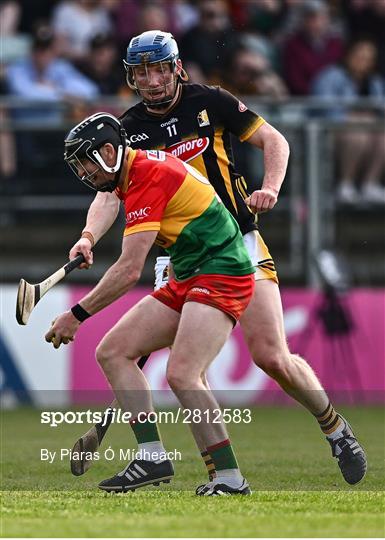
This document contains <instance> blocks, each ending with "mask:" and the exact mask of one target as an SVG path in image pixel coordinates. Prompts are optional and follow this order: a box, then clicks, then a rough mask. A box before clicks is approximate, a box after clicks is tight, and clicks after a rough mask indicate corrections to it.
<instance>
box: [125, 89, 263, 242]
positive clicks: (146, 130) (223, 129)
mask: <svg viewBox="0 0 385 540" xmlns="http://www.w3.org/2000/svg"><path fill="white" fill-rule="evenodd" d="M121 120H122V122H123V125H124V127H125V129H126V132H127V138H128V140H129V143H130V145H131V147H132V148H134V149H136V148H142V149H145V150H148V149H151V150H165V151H166V152H170V153H172V154H173V155H175V156H177V157H179V158H180V159H182V160H183V161H186V162H188V163H189V164H190V165H192V166H193V167H195V168H196V169H198V170H199V171H200V172H201V173H202V174H203V175H204V176H206V177H207V178H208V179H209V180H210V183H211V184H212V186H213V187H214V189H215V191H216V192H217V193H218V195H219V196H220V198H221V199H222V201H223V203H224V204H225V206H226V207H227V209H228V210H229V211H230V212H231V213H232V215H233V216H234V218H235V219H236V220H237V222H238V224H239V227H240V229H241V232H242V234H246V233H247V232H249V231H251V230H254V229H256V225H255V223H254V214H253V213H252V212H251V211H250V210H249V208H248V206H247V205H246V204H245V202H244V199H245V197H247V183H246V181H245V179H244V178H243V177H242V176H241V175H240V174H239V173H237V172H236V170H235V167H234V159H233V151H232V147H231V137H230V134H231V133H232V134H233V135H235V136H236V137H238V138H239V139H240V140H241V141H245V140H247V139H248V138H249V137H250V136H251V135H252V134H253V133H254V132H255V131H256V130H257V129H258V128H259V127H260V126H261V125H262V124H263V123H264V120H263V118H261V117H260V116H258V115H257V114H255V113H254V112H253V111H250V110H249V109H248V108H247V107H246V106H245V105H244V104H243V103H242V102H241V101H239V100H238V99H237V98H236V97H234V96H233V95H232V94H230V93H229V92H227V91H226V90H224V89H222V88H220V87H217V86H215V87H214V86H204V85H200V84H184V85H182V92H181V95H180V97H179V100H178V101H177V102H176V103H175V105H174V106H173V107H172V109H171V110H170V111H168V112H167V114H165V115H163V116H160V115H156V114H151V113H150V112H148V111H147V109H146V107H145V106H144V104H143V103H138V104H136V105H134V106H133V107H131V108H130V109H128V111H126V112H125V113H124V114H123V115H122V116H121Z"/></svg>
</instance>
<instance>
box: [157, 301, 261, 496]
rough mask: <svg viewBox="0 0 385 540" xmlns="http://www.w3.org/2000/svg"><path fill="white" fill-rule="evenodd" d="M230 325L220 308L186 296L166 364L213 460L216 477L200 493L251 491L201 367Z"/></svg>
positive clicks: (210, 358) (216, 349)
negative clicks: (188, 299) (206, 384)
mask: <svg viewBox="0 0 385 540" xmlns="http://www.w3.org/2000/svg"><path fill="white" fill-rule="evenodd" d="M232 328H233V320H232V319H231V318H230V317H229V316H228V315H227V314H225V313H224V312H222V311H220V310H219V309H217V308H214V307H212V306H208V305H205V304H200V303H197V302H187V303H186V304H185V305H184V307H183V310H182V315H181V320H180V324H179V327H178V331H177V335H176V338H175V341H174V345H173V348H172V351H171V354H170V358H169V362H168V366H167V379H168V382H169V384H170V386H171V388H172V389H173V391H174V392H175V394H176V395H177V397H178V399H179V401H180V402H181V404H182V406H183V407H184V408H185V409H187V410H189V411H191V412H192V414H191V416H190V419H191V423H190V427H191V430H192V432H193V434H194V437H195V438H196V439H197V438H199V439H200V440H202V441H203V443H204V445H205V447H206V448H207V451H208V452H209V454H210V456H211V459H212V460H213V463H214V465H215V469H216V478H215V479H214V482H212V483H209V484H206V486H202V490H200V491H199V493H198V491H197V493H198V494H200V495H211V494H223V493H225V492H226V493H234V494H235V493H237V494H248V493H250V490H249V487H248V484H247V482H246V481H245V480H244V478H243V477H242V475H241V473H240V471H239V467H238V463H237V460H236V457H235V454H234V451H233V448H232V446H231V443H230V440H229V436H228V433H227V430H226V427H225V424H224V423H223V422H219V421H218V417H219V406H218V403H217V401H216V399H215V398H214V396H213V394H212V392H211V391H210V390H209V389H207V388H206V386H205V384H204V382H203V381H202V373H203V372H205V371H206V370H207V368H208V367H209V365H210V363H211V362H212V361H213V360H214V358H215V357H216V356H217V354H218V353H219V351H220V350H221V348H222V347H223V345H224V343H225V342H226V340H227V339H228V337H229V335H230V333H231V330H232ZM193 411H194V412H193ZM214 418H215V419H216V420H217V421H216V422H214V421H213V420H214Z"/></svg>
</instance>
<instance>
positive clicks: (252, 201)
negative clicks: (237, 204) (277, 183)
mask: <svg viewBox="0 0 385 540" xmlns="http://www.w3.org/2000/svg"><path fill="white" fill-rule="evenodd" d="M277 200H278V193H277V192H276V191H274V190H272V189H269V188H263V189H257V190H256V191H253V193H252V194H251V195H250V196H249V197H247V198H246V199H245V203H246V204H247V206H248V207H249V208H250V210H251V211H252V212H254V214H262V213H263V212H268V211H269V210H271V209H272V208H274V206H275V205H276V203H277Z"/></svg>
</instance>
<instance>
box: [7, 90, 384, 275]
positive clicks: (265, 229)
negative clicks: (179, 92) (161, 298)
mask: <svg viewBox="0 0 385 540" xmlns="http://www.w3.org/2000/svg"><path fill="white" fill-rule="evenodd" d="M244 101H245V103H246V104H247V105H248V106H249V107H250V108H252V109H253V110H255V111H257V112H258V113H259V114H260V115H261V116H263V117H264V118H266V119H267V120H268V121H269V122H270V123H272V124H273V125H274V126H275V127H277V129H279V130H280V131H281V132H282V133H283V134H284V135H285V136H286V137H287V139H288V141H289V143H290V147H291V157H290V165H289V169H288V174H287V177H286V180H285V182H284V186H283V188H282V192H281V195H280V199H279V203H278V204H277V206H276V208H275V209H274V210H273V211H272V212H270V213H268V214H264V215H263V216H261V218H260V228H261V232H262V235H263V236H264V238H265V240H266V242H267V244H268V245H269V248H270V250H271V252H272V255H273V257H274V259H275V260H276V263H277V266H278V269H279V274H280V277H281V280H282V281H284V282H285V283H289V284H290V283H291V284H308V285H316V284H317V276H316V275H315V273H314V270H313V265H312V258H311V255H312V254H314V253H317V252H318V251H319V250H320V249H321V248H323V247H325V246H327V247H336V248H338V249H340V251H342V252H345V255H347V256H348V258H349V257H350V260H351V261H352V264H354V269H355V270H357V279H356V283H357V284H362V285H371V284H383V283H384V282H385V264H384V258H383V253H382V251H383V249H381V246H382V242H383V238H382V236H383V230H382V229H381V227H382V226H383V215H384V207H380V206H378V207H377V208H366V207H363V208H360V207H357V208H355V209H351V210H349V209H347V208H340V207H338V206H337V205H336V202H335V198H334V190H335V182H336V180H337V175H336V166H335V156H334V154H335V135H336V133H338V132H341V130H342V131H343V130H347V129H349V130H355V129H360V130H362V129H363V124H362V123H360V122H349V123H345V122H342V121H341V120H337V119H335V118H334V117H333V116H332V117H329V116H328V113H329V111H330V110H331V109H336V108H339V110H341V109H342V108H349V107H352V106H354V110H355V111H370V112H371V114H372V115H373V116H376V117H377V119H376V120H373V122H370V123H368V124H367V125H365V128H367V129H370V130H376V131H379V132H383V129H384V124H383V119H384V116H385V115H384V113H385V107H384V103H381V102H379V101H378V100H373V99H361V100H359V101H358V102H354V103H353V104H352V103H351V102H348V101H342V102H336V101H335V100H333V101H332V102H330V101H326V100H323V99H322V100H320V99H313V98H309V99H306V100H304V99H301V100H298V99H290V100H287V101H280V102H273V101H271V100H267V99H260V98H258V99H255V98H244ZM134 102H135V100H133V101H132V103H127V101H125V100H122V99H119V100H118V99H117V98H115V97H114V98H110V99H103V101H102V102H99V103H93V104H92V108H87V107H83V109H82V117H83V116H85V115H86V114H88V112H95V111H97V110H106V109H107V110H110V111H115V112H116V114H118V113H119V112H120V111H123V110H125V109H127V108H128V106H130V104H133V103H134ZM45 105H48V104H44V103H39V104H38V108H39V109H41V108H42V107H44V106H45ZM50 105H51V106H52V103H51V104H50ZM36 107H37V105H36V103H33V102H28V101H25V100H20V99H16V98H11V97H5V98H2V99H1V100H0V113H1V123H0V155H3V151H4V136H5V137H10V138H14V139H15V140H16V141H17V147H18V152H19V154H20V153H23V152H25V151H26V146H25V137H27V138H28V137H29V138H30V140H33V141H35V142H36V141H39V140H40V139H43V138H45V140H46V141H48V146H47V151H46V156H45V157H46V159H47V163H46V164H44V160H42V162H41V163H40V162H39V159H40V157H39V156H38V155H37V154H36V155H33V156H32V157H33V159H35V160H36V163H33V160H32V161H28V159H29V158H28V159H27V160H24V162H23V160H22V159H21V157H23V156H21V157H20V155H19V161H18V165H17V170H16V173H15V174H14V175H13V176H11V177H4V176H3V177H2V179H1V181H0V193H1V197H0V212H1V218H0V227H1V241H0V249H1V250H2V251H3V253H6V257H5V264H4V265H3V275H2V280H3V281H12V280H15V279H18V278H19V275H20V260H21V259H22V257H21V253H23V254H24V255H25V256H27V255H28V257H29V262H30V274H31V275H30V277H31V279H33V278H34V277H35V274H36V277H38V275H39V277H40V276H41V265H42V264H43V263H41V265H39V264H38V263H37V261H38V260H44V259H46V260H47V261H52V260H53V259H54V260H55V261H56V260H57V261H59V260H60V261H62V260H63V257H64V258H65V257H66V253H67V251H68V248H69V247H70V246H71V245H72V243H73V241H74V240H75V239H76V235H77V233H78V231H79V230H80V229H81V227H82V226H83V223H84V218H85V212H86V209H87V208H88V205H89V203H90V201H91V200H92V195H90V193H89V191H88V190H87V189H86V188H85V187H82V186H81V185H80V183H79V182H75V181H74V180H73V179H72V178H71V176H70V174H69V173H67V172H65V168H64V166H63V163H62V148H61V141H62V138H63V134H64V133H65V131H66V130H67V129H68V128H69V127H71V126H72V125H73V124H74V123H75V121H78V120H79V119H80V118H76V119H75V117H74V111H73V109H70V108H68V106H66V105H64V104H60V105H59V107H58V109H57V110H58V111H59V112H60V115H59V116H60V120H56V121H54V122H47V123H41V122H37V121H36V120H34V121H29V120H27V119H26V118H23V113H24V112H25V111H31V110H33V109H34V108H36ZM15 111H16V112H17V114H16V116H15ZM77 114H79V111H77ZM55 139H56V141H55ZM235 144H236V150H235V154H239V155H241V156H242V158H243V159H242V163H244V164H245V166H246V169H247V174H246V175H245V176H246V178H247V179H248V181H250V182H251V183H252V185H253V186H254V187H256V186H257V185H260V184H261V181H262V175H263V160H262V154H261V152H258V151H255V150H254V149H253V148H252V147H250V146H249V145H241V144H240V143H237V142H235ZM1 145H3V148H1ZM25 161H27V162H25ZM240 172H244V171H242V170H241V171H240ZM368 215H369V216H370V220H371V222H370V223H371V224H370V227H369V228H368V233H367V234H368V236H370V242H369V245H370V253H368V252H367V248H366V247H365V245H364V244H363V245H362V246H361V247H360V246H354V244H352V246H353V247H351V246H349V249H346V245H344V244H345V242H344V235H345V238H346V233H347V232H349V228H351V227H352V224H355V223H357V222H358V224H359V223H360V221H362V220H366V219H367V217H368ZM344 220H345V221H344ZM53 222H54V225H53ZM47 225H48V227H47ZM26 229H27V230H29V233H25V232H24V233H23V232H22V231H25V230H26ZM118 229H119V225H117V226H116V231H118ZM58 231H59V233H58ZM58 234H60V235H61V238H60V241H59V240H58V239H57V236H58ZM107 236H108V235H107ZM55 237H56V240H55V241H54V240H53V238H55ZM42 238H44V239H45V240H44V241H42ZM119 243H120V236H119V234H117V235H115V237H114V238H113V239H110V240H108V239H106V242H105V252H103V255H102V256H101V257H100V258H101V260H102V264H96V265H95V267H94V269H93V271H92V272H90V273H88V274H87V277H85V276H84V273H79V274H83V275H82V276H77V279H79V280H82V281H84V280H85V281H93V280H94V279H97V278H99V277H100V276H101V275H102V273H103V271H104V270H105V268H106V265H108V264H109V262H111V255H112V254H114V253H116V252H117V251H118V250H119ZM350 249H352V250H353V251H354V250H356V251H354V253H353V252H352V253H349V250H350ZM360 256H361V258H362V261H363V260H365V261H366V260H371V261H373V257H374V259H375V261H376V262H375V263H373V264H370V265H368V264H367V263H363V262H362V261H360ZM51 265H52V263H51V264H50V266H51ZM151 279H152V270H151V268H150V264H149V265H148V266H147V267H146V272H145V281H147V280H151Z"/></svg>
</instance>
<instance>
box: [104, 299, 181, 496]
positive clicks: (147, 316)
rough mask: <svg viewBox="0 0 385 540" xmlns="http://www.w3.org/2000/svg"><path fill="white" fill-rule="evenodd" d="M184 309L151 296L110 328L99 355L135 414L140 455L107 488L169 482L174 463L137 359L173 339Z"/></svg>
mask: <svg viewBox="0 0 385 540" xmlns="http://www.w3.org/2000/svg"><path fill="white" fill-rule="evenodd" d="M179 317H180V316H179V313H178V312H176V311H174V310H172V309H170V308H169V307H167V306H165V305H164V304H162V303H161V302H158V301H157V300H155V299H154V298H152V297H151V296H147V297H145V298H144V299H143V300H141V301H140V302H139V303H138V304H136V305H135V306H134V307H133V308H132V309H130V311H128V313H126V314H125V315H124V316H123V317H122V318H121V319H120V321H119V322H118V323H117V324H116V325H115V326H114V327H113V328H112V329H111V330H110V331H109V332H108V333H107V335H106V336H105V337H104V338H103V340H102V341H101V343H100V344H99V346H98V348H97V351H96V357H97V360H98V362H99V364H100V365H101V367H102V369H103V371H104V374H105V375H106V377H107V379H108V381H109V383H110V385H111V387H112V389H113V390H114V393H115V396H116V398H117V400H118V401H119V404H120V406H121V408H122V409H123V410H124V411H128V412H130V413H131V417H132V421H131V422H130V423H131V427H132V429H133V432H134V434H135V437H136V439H137V442H138V454H137V456H136V459H134V460H133V461H132V462H130V463H129V464H128V465H127V467H126V468H125V469H124V470H123V471H122V472H121V473H118V474H117V475H115V476H113V477H112V478H109V479H107V480H104V481H103V482H101V483H100V484H99V487H100V488H101V489H104V490H106V491H128V490H133V489H136V488H137V487H141V486H144V485H147V484H152V483H158V482H162V481H168V480H169V479H170V478H171V477H172V475H173V474H174V473H173V467H172V463H171V462H170V461H169V460H166V459H165V458H164V457H163V458H162V456H164V453H165V449H164V447H163V444H162V441H161V438H160V435H159V431H158V427H157V424H156V423H154V422H153V419H152V418H151V414H154V408H153V404H152V398H151V389H150V387H149V385H148V382H147V380H146V377H145V376H144V374H143V372H142V371H141V370H140V369H139V367H138V366H137V364H136V359H137V358H138V357H139V356H143V355H145V354H149V353H150V352H152V351H155V350H158V349H161V348H163V347H168V346H170V345H171V344H172V342H173V340H174V336H175V332H176V329H177V326H178V321H179Z"/></svg>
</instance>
